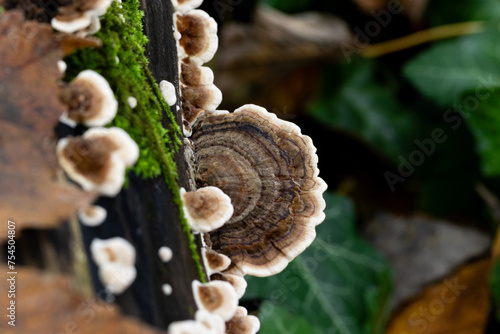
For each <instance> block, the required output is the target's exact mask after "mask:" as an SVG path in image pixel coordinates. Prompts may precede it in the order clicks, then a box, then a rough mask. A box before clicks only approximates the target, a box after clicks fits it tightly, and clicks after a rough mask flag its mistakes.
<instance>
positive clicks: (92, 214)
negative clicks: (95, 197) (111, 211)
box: [77, 205, 108, 227]
mask: <svg viewBox="0 0 500 334" xmlns="http://www.w3.org/2000/svg"><path fill="white" fill-rule="evenodd" d="M77 214H78V219H79V220H80V222H81V223H82V224H83V225H85V226H89V227H94V226H99V225H101V224H102V223H104V221H105V220H106V217H107V216H108V212H107V211H106V209H105V208H103V207H102V206H99V205H87V206H85V207H83V208H81V209H79V210H78V212H77Z"/></svg>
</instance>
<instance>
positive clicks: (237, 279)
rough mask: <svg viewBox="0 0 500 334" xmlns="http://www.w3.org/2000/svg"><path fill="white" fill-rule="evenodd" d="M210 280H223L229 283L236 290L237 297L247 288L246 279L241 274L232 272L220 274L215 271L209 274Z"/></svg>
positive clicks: (241, 295)
mask: <svg viewBox="0 0 500 334" xmlns="http://www.w3.org/2000/svg"><path fill="white" fill-rule="evenodd" d="M210 280H211V281H214V280H215V281H225V282H228V283H229V284H231V285H232V286H233V288H234V291H236V295H237V296H238V298H241V297H243V295H244V294H245V291H246V290H247V285H248V284H247V281H246V280H245V278H244V277H243V276H239V275H233V274H221V273H215V274H212V275H210Z"/></svg>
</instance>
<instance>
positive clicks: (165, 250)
mask: <svg viewBox="0 0 500 334" xmlns="http://www.w3.org/2000/svg"><path fill="white" fill-rule="evenodd" d="M158 256H159V257H160V260H162V262H168V261H170V260H171V259H172V256H173V252H172V250H171V249H170V248H169V247H167V246H163V247H160V249H159V250H158Z"/></svg>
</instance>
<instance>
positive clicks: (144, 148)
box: [64, 0, 205, 281]
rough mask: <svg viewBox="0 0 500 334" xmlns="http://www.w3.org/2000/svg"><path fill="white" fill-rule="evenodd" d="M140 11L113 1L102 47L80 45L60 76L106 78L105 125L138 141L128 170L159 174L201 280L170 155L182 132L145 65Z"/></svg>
mask: <svg viewBox="0 0 500 334" xmlns="http://www.w3.org/2000/svg"><path fill="white" fill-rule="evenodd" d="M143 15H144V13H143V11H141V10H139V1H138V0H130V1H126V2H122V3H121V4H120V3H119V2H118V1H114V2H113V4H112V5H111V7H110V8H109V10H108V12H107V13H106V14H105V15H104V17H103V18H102V19H101V25H102V27H101V30H100V31H99V32H98V33H97V34H96V35H95V36H96V37H98V38H99V39H101V41H102V46H101V47H100V48H96V49H84V50H79V51H77V52H75V53H73V54H72V55H70V56H68V57H67V58H66V59H65V61H66V62H67V64H68V70H67V72H66V75H65V78H64V79H65V80H66V81H71V80H72V79H73V78H74V77H76V75H77V74H78V73H79V72H81V71H83V70H85V69H92V70H95V71H96V72H98V73H100V74H101V75H102V76H103V77H104V78H106V80H108V82H109V84H110V86H111V88H112V89H113V92H114V93H115V96H116V98H117V100H118V103H119V107H118V113H117V115H116V117H115V119H114V120H113V122H112V123H111V124H110V126H117V127H120V128H122V129H124V130H125V131H127V133H129V135H130V136H131V137H132V138H133V139H134V141H135V142H136V143H137V144H138V145H139V149H140V156H139V160H138V161H137V164H136V165H135V166H134V167H132V168H131V170H132V171H133V172H135V173H136V174H137V175H139V176H141V177H142V178H144V179H150V178H155V177H159V176H160V175H162V174H163V178H164V180H165V183H166V184H167V186H168V188H169V189H170V191H171V192H172V196H173V198H174V202H175V204H176V206H177V208H178V213H179V219H180V222H181V224H182V229H183V231H184V232H185V234H186V235H187V237H188V241H189V247H190V249H191V253H192V257H193V260H194V261H195V263H196V266H197V268H198V272H199V275H200V278H201V279H202V280H203V281H204V280H205V275H204V273H203V268H202V266H201V261H200V258H199V255H198V252H197V247H196V244H195V240H194V236H193V235H192V234H191V230H190V227H189V224H188V223H187V221H186V218H185V217H184V214H183V212H182V201H181V197H180V190H179V186H178V184H177V168H176V165H175V162H174V160H173V156H174V153H175V152H177V150H178V149H179V147H180V145H182V142H181V138H182V132H181V130H180V128H179V126H178V125H177V123H176V122H175V118H174V115H173V114H172V112H171V111H170V108H169V106H168V105H167V103H166V102H165V100H164V98H163V96H162V94H161V92H160V89H159V87H158V85H157V83H156V81H155V79H154V78H153V76H152V74H151V72H150V70H149V68H148V59H147V57H146V56H145V52H144V51H145V45H146V43H147V41H148V40H147V37H146V36H145V35H144V33H143V30H142V17H143ZM131 96H132V97H134V98H136V99H137V106H136V107H135V108H133V109H132V108H131V107H130V106H129V103H128V102H127V100H128V98H129V97H131ZM163 110H164V111H165V112H164V113H163V112H162V111H163ZM163 117H167V118H168V121H169V122H168V123H169V126H168V128H167V129H165V128H164V127H163V126H162V123H161V121H162V118H163Z"/></svg>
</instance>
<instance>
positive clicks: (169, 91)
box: [160, 80, 177, 106]
mask: <svg viewBox="0 0 500 334" xmlns="http://www.w3.org/2000/svg"><path fill="white" fill-rule="evenodd" d="M160 90H161V94H162V95H163V98H164V99H165V102H167V104H168V105H169V106H173V105H174V104H175V102H177V96H176V95H175V87H174V85H173V84H172V83H171V82H169V81H167V80H162V81H161V82H160Z"/></svg>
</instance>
